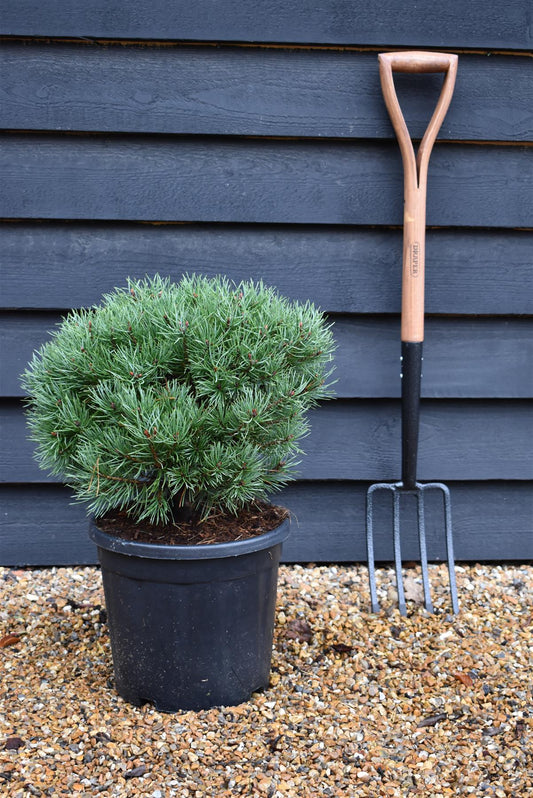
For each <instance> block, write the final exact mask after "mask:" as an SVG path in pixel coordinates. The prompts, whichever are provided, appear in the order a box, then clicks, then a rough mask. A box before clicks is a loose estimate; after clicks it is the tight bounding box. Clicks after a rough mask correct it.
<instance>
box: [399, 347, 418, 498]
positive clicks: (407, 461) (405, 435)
mask: <svg viewBox="0 0 533 798" xmlns="http://www.w3.org/2000/svg"><path fill="white" fill-rule="evenodd" d="M421 379H422V341H417V342H414V343H413V342H410V341H402V483H403V487H404V488H406V489H407V490H415V489H416V465H417V456H418V428H419V420H420V383H421Z"/></svg>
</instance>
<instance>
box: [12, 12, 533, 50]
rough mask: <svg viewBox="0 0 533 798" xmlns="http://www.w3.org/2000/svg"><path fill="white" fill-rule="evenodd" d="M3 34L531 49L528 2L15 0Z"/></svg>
mask: <svg viewBox="0 0 533 798" xmlns="http://www.w3.org/2000/svg"><path fill="white" fill-rule="evenodd" d="M2 33H4V34H7V35H12V36H63V37H73V36H80V37H95V38H107V39H161V40H176V39H179V40H187V39H189V40H193V41H202V40H212V41H242V42H296V43H298V42H304V43H310V42H313V43H318V44H322V43H324V44H348V45H349V44H353V45H358V44H359V45H360V44H382V43H383V42H386V43H387V44H388V45H409V46H417V47H425V48H427V47H482V48H488V47H492V48H500V49H528V48H530V47H531V42H532V34H531V18H530V6H529V3H528V0H506V2H505V4H503V3H491V4H489V5H487V3H486V2H484V0H469V2H468V3H463V2H461V0H450V1H449V2H448V3H446V4H441V5H440V6H438V7H436V6H435V3H434V2H432V0H419V2H417V3H416V5H414V4H413V5H409V4H405V3H400V2H398V0H382V2H380V4H379V11H377V10H376V7H375V6H374V5H373V4H372V3H368V2H366V3H365V2H362V0H356V2H353V0H336V2H334V3H332V2H326V3H316V2H312V0H295V1H294V2H292V3H287V2H285V1H284V0H262V1H261V2H253V3H251V2H248V1H245V2H243V0H226V1H225V2H214V0H195V2H194V3H190V2H184V1H183V0H178V1H177V2H175V1H174V0H130V2H128V3H110V2H109V0H85V2H83V3H72V2H67V0H56V2H54V3H42V2H38V0H17V2H16V3H8V4H7V5H6V7H5V8H4V9H3V10H2Z"/></svg>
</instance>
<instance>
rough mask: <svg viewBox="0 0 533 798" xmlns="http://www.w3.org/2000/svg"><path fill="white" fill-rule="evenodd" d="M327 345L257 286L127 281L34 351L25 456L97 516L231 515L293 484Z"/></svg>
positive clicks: (291, 308) (313, 320) (311, 320)
mask: <svg viewBox="0 0 533 798" xmlns="http://www.w3.org/2000/svg"><path fill="white" fill-rule="evenodd" d="M333 349H334V344H333V337H332V334H331V330H330V328H329V326H328V325H327V324H326V322H325V320H324V318H323V316H322V314H321V313H320V312H319V311H318V310H317V309H316V308H315V307H314V306H313V305H311V304H310V303H306V304H300V303H297V302H290V301H288V300H287V299H285V298H283V297H281V296H279V295H278V294H277V293H276V292H275V291H274V290H273V289H272V288H268V287H265V286H264V285H263V284H262V283H253V282H251V281H248V282H243V283H241V284H240V285H234V284H232V283H230V282H228V281H227V280H226V279H224V278H215V279H207V278H204V277H200V276H194V275H193V276H188V277H185V278H183V279H182V280H181V281H180V282H179V283H177V284H176V283H171V282H170V281H169V280H166V279H162V278H160V277H159V276H155V277H153V278H151V279H149V278H146V279H144V280H140V281H133V280H132V281H130V282H129V284H128V287H127V288H126V289H116V290H115V291H114V292H113V293H110V294H108V295H106V296H104V298H103V301H102V303H101V304H100V305H98V306H95V307H92V308H90V309H84V310H80V311H75V312H72V313H70V314H69V315H68V316H67V317H66V318H65V319H64V320H63V321H62V323H61V324H60V325H59V327H58V328H57V329H56V330H55V331H54V333H53V337H52V339H51V340H50V341H49V342H48V343H46V344H45V345H44V346H43V347H42V348H41V349H40V351H39V352H36V353H34V356H33V359H32V361H31V362H30V364H29V366H28V368H27V370H26V371H25V373H24V375H23V379H22V382H23V386H24V389H25V391H26V393H27V395H28V397H29V398H28V400H27V415H28V422H29V426H30V429H31V437H32V439H33V440H34V441H36V442H37V450H36V456H37V458H38V460H39V462H40V464H41V465H42V467H43V468H47V469H50V470H51V471H52V472H53V473H55V474H58V475H61V477H62V478H63V479H64V480H65V482H67V484H69V485H70V486H71V488H72V490H73V492H74V495H75V497H76V498H77V499H79V500H81V501H84V502H86V503H87V504H88V508H89V510H90V511H92V512H94V513H95V515H96V516H97V517H99V516H102V515H104V514H105V513H106V511H108V510H112V509H119V510H125V511H126V512H127V514H128V516H130V517H132V518H133V519H135V520H142V519H147V520H148V521H151V522H153V523H156V522H168V521H172V520H173V519H174V518H176V517H179V515H180V510H179V508H189V509H190V511H191V512H193V513H194V514H199V515H202V516H204V517H205V516H206V515H208V514H209V513H210V512H211V511H213V510H216V511H220V510H222V511H225V512H227V511H229V512H231V513H234V514H237V513H238V511H239V510H240V509H242V508H244V507H246V506H247V505H248V504H249V503H251V502H252V501H254V500H259V499H265V498H267V497H268V496H269V495H270V494H271V493H272V492H273V491H275V490H277V489H279V488H280V487H281V486H283V485H284V484H285V483H286V482H287V481H288V480H289V479H291V478H292V477H293V474H294V467H295V466H296V464H297V462H298V455H299V453H301V449H300V448H299V441H300V440H301V439H302V438H303V436H304V435H305V434H306V433H307V432H308V422H307V420H306V411H307V410H308V409H309V408H310V407H312V406H313V405H315V404H316V403H317V401H318V400H319V399H322V398H325V397H326V396H328V395H329V389H328V386H327V384H326V381H327V379H328V377H329V376H330V374H331V359H332V351H333Z"/></svg>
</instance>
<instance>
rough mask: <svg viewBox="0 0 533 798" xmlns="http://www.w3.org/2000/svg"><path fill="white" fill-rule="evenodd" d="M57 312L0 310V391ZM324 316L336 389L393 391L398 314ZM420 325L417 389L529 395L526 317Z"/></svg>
mask: <svg viewBox="0 0 533 798" xmlns="http://www.w3.org/2000/svg"><path fill="white" fill-rule="evenodd" d="M60 319H61V316H60V314H58V313H46V312H44V313H23V312H13V313H4V314H1V315H0V352H2V353H3V357H2V360H1V362H0V396H12V397H17V396H22V395H23V391H22V388H21V387H20V380H19V377H20V374H21V372H22V371H23V370H24V368H25V367H26V364H27V362H28V361H29V359H30V358H31V355H32V352H33V350H35V349H38V348H39V347H40V346H41V344H42V343H44V342H45V341H47V340H49V332H50V331H51V330H52V329H53V327H54V326H55V325H56V324H58V323H59V321H60ZM332 320H333V322H334V327H333V333H334V335H335V339H336V342H337V346H338V349H337V351H336V353H335V364H336V372H335V379H336V380H337V383H336V385H335V392H336V395H337V396H338V397H340V398H372V397H375V398H388V397H398V396H399V395H400V379H399V370H400V369H399V350H400V345H399V337H400V333H399V318H398V317H392V318H388V317H378V318H373V317H370V318H369V317H365V316H363V317H359V316H357V317H348V316H340V317H337V318H335V317H332ZM425 327H426V330H425V332H426V335H425V343H424V379H423V382H422V388H423V396H424V397H427V398H437V399H439V398H440V399H442V398H484V397H488V398H527V397H533V319H530V318H519V319H508V318H501V319H487V318H475V319H469V318H466V319H465V318H427V319H426V325H425ZM488 362H489V363H490V368H487V363H488Z"/></svg>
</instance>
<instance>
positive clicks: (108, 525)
mask: <svg viewBox="0 0 533 798" xmlns="http://www.w3.org/2000/svg"><path fill="white" fill-rule="evenodd" d="M176 515H177V516H178V518H177V520H176V521H175V522H173V523H165V524H152V523H150V522H149V521H134V520H132V519H131V518H129V517H128V515H127V514H126V512H124V511H121V510H112V511H110V512H108V513H106V514H105V515H104V516H102V517H101V518H98V519H97V521H96V524H97V526H98V528H99V529H101V530H102V531H103V532H107V533H108V534H109V535H116V536H117V537H120V538H123V539H124V540H133V541H138V542H139V543H141V542H142V543H157V544H160V545H177V546H184V545H194V546H199V545H206V544H212V543H229V542H231V541H237V540H246V539H247V538H251V537H255V536H257V535H263V534H265V533H266V532H270V531H271V530H272V529H275V528H276V527H278V526H279V525H280V524H281V523H282V522H283V521H284V520H285V519H286V518H288V517H289V511H288V510H287V509H285V508H284V507H277V506H275V505H272V504H267V503H266V502H254V503H253V504H251V505H250V506H249V507H247V508H245V509H244V510H241V512H240V513H239V514H238V515H237V516H235V515H233V514H231V513H227V512H226V513H224V512H218V513H213V514H211V515H210V516H209V517H208V518H206V519H205V520H202V519H200V518H198V517H194V516H191V514H190V513H187V512H185V513H184V516H185V517H184V518H179V514H178V513H176Z"/></svg>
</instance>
